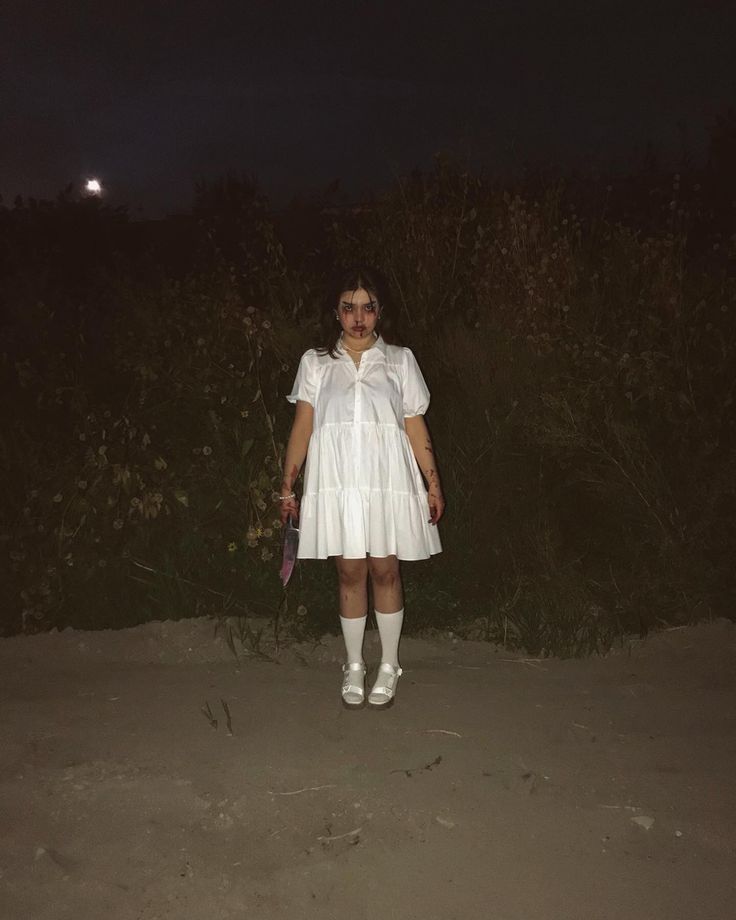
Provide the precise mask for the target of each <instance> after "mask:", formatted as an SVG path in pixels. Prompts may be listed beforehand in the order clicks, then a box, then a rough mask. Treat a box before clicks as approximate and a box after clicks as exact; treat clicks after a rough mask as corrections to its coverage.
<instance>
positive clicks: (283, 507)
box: [279, 492, 299, 526]
mask: <svg viewBox="0 0 736 920" xmlns="http://www.w3.org/2000/svg"><path fill="white" fill-rule="evenodd" d="M282 495H289V493H288V492H286V493H283V492H282ZM279 505H280V507H279V517H280V518H281V524H282V526H285V525H286V522H287V521H288V520H289V516H290V515H291V517H292V518H293V520H294V523H295V524H297V523H298V522H299V502H298V501H297V499H296V496H295V495H293V494H292V495H291V496H290V497H288V498H286V497H284V498H281V499H279Z"/></svg>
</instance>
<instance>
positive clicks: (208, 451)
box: [202, 446, 212, 457]
mask: <svg viewBox="0 0 736 920" xmlns="http://www.w3.org/2000/svg"><path fill="white" fill-rule="evenodd" d="M202 453H203V454H204V455H205V457H209V455H210V454H211V453H212V448H211V447H207V446H205V447H203V448H202Z"/></svg>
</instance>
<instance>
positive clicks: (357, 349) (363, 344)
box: [340, 332, 378, 354]
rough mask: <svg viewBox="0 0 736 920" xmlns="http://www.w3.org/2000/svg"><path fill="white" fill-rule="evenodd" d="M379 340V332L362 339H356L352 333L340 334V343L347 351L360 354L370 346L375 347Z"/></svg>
mask: <svg viewBox="0 0 736 920" xmlns="http://www.w3.org/2000/svg"><path fill="white" fill-rule="evenodd" d="M377 341H378V334H377V333H376V332H373V333H371V335H370V336H366V337H365V338H362V339H356V338H353V336H351V335H345V333H344V332H343V334H342V335H341V336H340V344H341V345H342V347H343V348H344V349H345V350H346V351H351V352H353V354H360V353H361V352H364V351H368V349H369V348H373V346H374V345H375V344H376V342H377Z"/></svg>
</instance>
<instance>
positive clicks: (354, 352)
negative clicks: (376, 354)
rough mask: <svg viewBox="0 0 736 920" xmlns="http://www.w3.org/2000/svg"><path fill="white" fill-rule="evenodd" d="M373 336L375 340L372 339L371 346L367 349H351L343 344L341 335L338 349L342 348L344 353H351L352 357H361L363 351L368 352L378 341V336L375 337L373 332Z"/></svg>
mask: <svg viewBox="0 0 736 920" xmlns="http://www.w3.org/2000/svg"><path fill="white" fill-rule="evenodd" d="M373 335H374V336H375V338H374V339H373V341H372V342H371V344H370V345H369V346H368V348H351V347H350V346H349V345H346V344H345V341H344V336H342V335H341V336H340V347H341V348H344V349H345V351H352V353H353V354H354V355H362V354H363V352H364V351H370V350H371V348H373V346H374V345H375V344H376V342H377V341H378V336H377V335H376V333H375V332H374V333H373Z"/></svg>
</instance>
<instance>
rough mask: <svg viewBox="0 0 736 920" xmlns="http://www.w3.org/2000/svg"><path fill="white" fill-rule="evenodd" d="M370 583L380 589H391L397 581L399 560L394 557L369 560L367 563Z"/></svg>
mask: <svg viewBox="0 0 736 920" xmlns="http://www.w3.org/2000/svg"><path fill="white" fill-rule="evenodd" d="M368 567H369V571H370V574H371V581H372V582H373V584H374V585H378V586H379V587H380V588H393V587H394V585H396V583H397V582H398V581H399V578H400V574H399V560H398V559H397V558H396V556H387V557H385V558H384V559H371V560H370V562H369V566H368Z"/></svg>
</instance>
